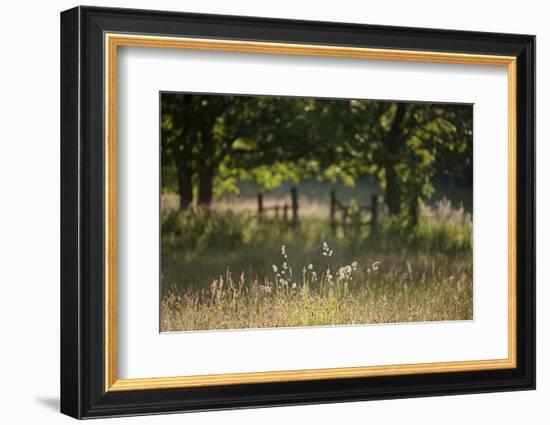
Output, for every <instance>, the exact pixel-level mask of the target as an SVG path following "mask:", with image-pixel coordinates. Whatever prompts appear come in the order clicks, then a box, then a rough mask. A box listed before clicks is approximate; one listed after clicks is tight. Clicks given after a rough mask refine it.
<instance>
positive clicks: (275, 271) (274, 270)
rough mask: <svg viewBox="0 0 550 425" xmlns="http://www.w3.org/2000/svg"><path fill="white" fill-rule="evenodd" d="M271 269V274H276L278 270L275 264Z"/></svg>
mask: <svg viewBox="0 0 550 425" xmlns="http://www.w3.org/2000/svg"><path fill="white" fill-rule="evenodd" d="M271 267H273V272H274V273H277V270H278V269H277V266H276V265H275V264H273V265H272V266H271Z"/></svg>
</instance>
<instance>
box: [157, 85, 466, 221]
mask: <svg viewBox="0 0 550 425" xmlns="http://www.w3.org/2000/svg"><path fill="white" fill-rule="evenodd" d="M472 126H473V117H472V106H471V105H462V104H440V103H422V102H414V103H413V102H389V101H373V100H347V99H346V100H339V99H319V98H315V99H313V98H292V97H267V96H223V95H197V94H178V93H163V94H162V98H161V138H162V141H161V145H162V155H161V156H162V170H163V171H162V185H163V190H175V191H177V193H178V194H179V197H180V208H181V209H186V208H189V207H190V206H191V205H192V203H193V201H194V200H195V202H196V204H197V205H198V206H200V207H203V208H208V207H209V206H210V204H211V202H212V200H213V198H214V197H215V196H216V195H219V194H222V193H224V192H231V191H233V192H235V191H237V190H238V189H237V183H238V182H239V181H240V180H253V181H255V182H256V183H257V184H258V185H259V186H260V187H262V188H264V189H273V188H276V187H278V186H279V185H281V184H282V183H283V182H285V181H293V182H299V181H301V180H304V179H309V178H312V177H316V178H321V179H326V180H330V181H338V180H340V181H343V182H344V183H346V184H349V185H353V184H354V183H355V181H356V179H357V178H358V177H359V176H364V175H375V176H377V177H378V181H379V182H380V186H381V189H382V190H383V194H384V203H385V204H386V206H387V210H388V213H389V214H390V215H393V216H400V217H402V218H403V220H405V221H406V222H407V223H408V224H410V225H414V224H416V223H417V220H418V213H419V203H420V202H421V201H422V200H425V199H427V198H429V197H430V196H431V195H432V194H433V191H434V182H435V181H436V180H437V181H445V182H446V183H448V184H453V185H456V186H464V187H469V186H471V184H472V175H473V143H472Z"/></svg>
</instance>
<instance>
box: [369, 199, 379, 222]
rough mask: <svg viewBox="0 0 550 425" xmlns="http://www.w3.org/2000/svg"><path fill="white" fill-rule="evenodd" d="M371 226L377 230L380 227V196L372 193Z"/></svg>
mask: <svg viewBox="0 0 550 425" xmlns="http://www.w3.org/2000/svg"><path fill="white" fill-rule="evenodd" d="M370 208H371V215H372V217H371V220H370V222H371V226H372V230H373V231H376V229H377V228H378V196H377V195H372V197H371V207H370Z"/></svg>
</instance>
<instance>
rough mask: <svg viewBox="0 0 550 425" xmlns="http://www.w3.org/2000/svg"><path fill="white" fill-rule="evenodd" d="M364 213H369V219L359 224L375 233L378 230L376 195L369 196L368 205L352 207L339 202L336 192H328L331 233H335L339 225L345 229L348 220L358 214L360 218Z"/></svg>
mask: <svg viewBox="0 0 550 425" xmlns="http://www.w3.org/2000/svg"><path fill="white" fill-rule="evenodd" d="M365 212H367V213H368V212H370V219H369V220H368V221H367V222H364V223H360V224H364V225H368V226H371V228H372V230H374V231H375V230H376V229H377V228H378V212H379V209H378V195H372V196H371V203H370V205H363V206H361V205H360V206H354V205H346V204H344V203H343V202H341V201H339V200H338V199H337V197H336V190H334V189H332V190H331V191H330V227H331V228H332V232H333V233H336V230H337V228H338V226H339V225H340V226H342V227H346V226H347V225H348V219H349V218H350V216H352V215H353V214H358V215H359V216H360V215H361V214H363V213H365ZM338 213H340V223H339V222H338Z"/></svg>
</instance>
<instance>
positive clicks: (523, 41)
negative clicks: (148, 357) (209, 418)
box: [61, 7, 535, 418]
mask: <svg viewBox="0 0 550 425" xmlns="http://www.w3.org/2000/svg"><path fill="white" fill-rule="evenodd" d="M106 32H115V33H128V34H134V33H138V34H153V35H164V36H176V37H197V38H213V39H231V40H256V41H264V42H274V43H297V44H304V43H307V44H316V45H330V46H348V47H369V48H380V49H399V50H422V51H432V52H449V53H473V54H485V55H506V56H514V57H516V58H517V311H516V315H517V338H516V342H517V367H516V368H513V369H503V370H484V371H470V372H450V373H428V374H426V373H423V374H415V375H402V376H382V377H369V378H346V379H326V380H314V381H297V382H272V383H259V384H243V385H226V386H209V387H193V388H171V389H156V390H141V391H117V392H109V391H107V392H106V391H105V373H104V371H105V357H104V354H105V340H104V332H105V326H104V325H105V323H104V313H105V305H104V297H105V293H104V286H103V282H104V270H105V256H104V246H105V240H104V238H105V236H104V231H103V230H104V228H105V219H104V189H105V180H104V178H105V164H104V160H103V158H104V155H105V152H104V145H103V143H102V140H103V137H104V122H103V120H104V115H103V112H104V105H105V98H104V91H103V87H104V84H105V76H104V69H103V66H104V54H105V52H104V49H105V45H104V34H105V33H106ZM534 388H535V37H534V36H530V35H517V34H497V33H480V32H468V31H450V30H433V29H420V28H405V27H390V26H371V25H356V24H347V23H345V24H344V23H332V22H330V23H329V22H313V21H295V20H283V19H264V18H255V17H239V16H220V15H203V14H190V13H176V12H162V11H145V10H131V9H111V8H96V7H76V8H74V9H70V10H67V11H65V12H62V13H61V412H63V413H65V414H67V415H70V416H73V417H75V418H93V417H106V416H121V415H137V414H152V413H163V412H185V411H202V410H218V409H232V408H244V407H260V406H281V405H297V404H314V403H328V402H344V401H354V400H374V399H388V398H404V397H419V396H436V395H450V394H466V393H483V392H494V391H512V390H529V389H534Z"/></svg>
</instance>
